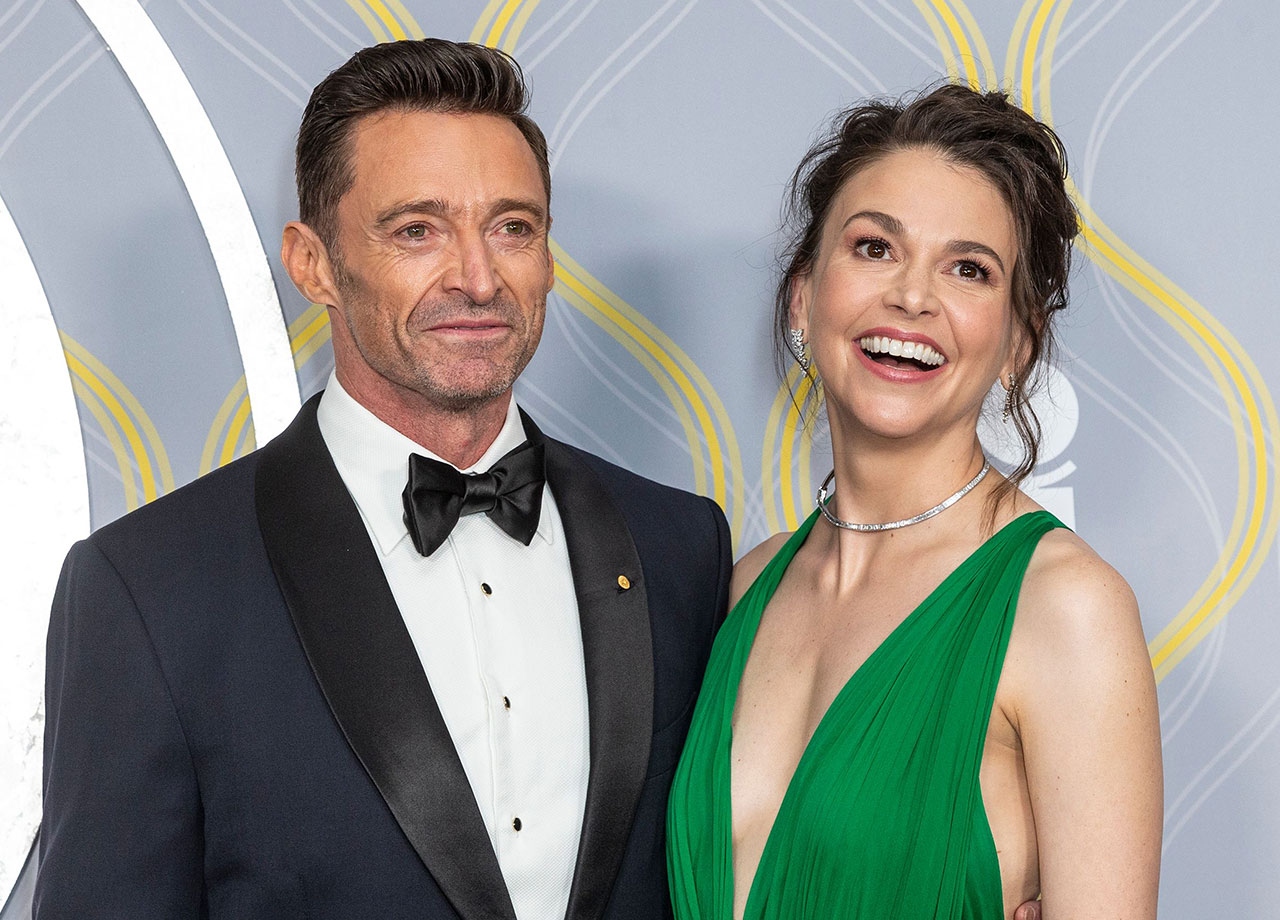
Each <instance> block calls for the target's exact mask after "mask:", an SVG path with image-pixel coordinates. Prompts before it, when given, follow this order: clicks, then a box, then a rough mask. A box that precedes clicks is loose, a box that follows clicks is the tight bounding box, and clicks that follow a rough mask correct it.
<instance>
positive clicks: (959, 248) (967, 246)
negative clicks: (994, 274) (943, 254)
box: [947, 240, 1006, 274]
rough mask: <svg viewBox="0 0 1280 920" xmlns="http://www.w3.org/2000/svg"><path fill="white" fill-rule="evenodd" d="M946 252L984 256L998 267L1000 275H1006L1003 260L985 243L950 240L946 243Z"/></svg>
mask: <svg viewBox="0 0 1280 920" xmlns="http://www.w3.org/2000/svg"><path fill="white" fill-rule="evenodd" d="M947 251H948V252H953V253H955V254H956V255H972V254H974V253H977V254H979V255H984V256H986V257H987V258H989V259H991V260H992V261H993V262H995V263H996V265H998V266H999V267H1000V273H1001V274H1006V272H1005V267H1004V260H1002V259H1001V258H1000V256H999V254H998V253H996V251H995V250H994V249H992V248H991V247H990V246H988V245H987V244H986V243H979V242H977V241H976V240H951V241H950V242H949V243H947Z"/></svg>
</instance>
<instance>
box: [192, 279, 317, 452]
mask: <svg viewBox="0 0 1280 920" xmlns="http://www.w3.org/2000/svg"><path fill="white" fill-rule="evenodd" d="M329 338H330V329H329V311H328V309H327V308H325V307H324V306H323V305H321V304H312V305H311V306H309V307H307V309H305V310H303V311H302V313H301V314H300V315H299V316H298V318H297V319H295V320H294V321H293V322H291V323H290V324H289V346H290V349H291V350H292V351H293V368H294V370H302V367H303V365H305V364H306V363H307V361H309V360H311V357H312V356H313V355H314V354H315V353H316V352H317V351H319V350H320V349H321V348H323V347H324V344H325V343H326V342H328V341H329ZM246 392H247V389H246V386H245V378H244V375H243V374H242V375H241V376H240V379H239V380H237V381H236V382H235V383H234V384H233V385H232V387H231V390H230V391H229V392H228V393H227V395H226V398H225V399H223V400H222V405H220V406H219V407H218V411H217V412H216V413H215V414H214V416H213V422H212V423H211V424H210V425H209V433H208V434H207V435H206V436H205V440H204V449H203V450H202V451H201V452H200V468H199V474H200V475H201V476H203V475H204V474H205V473H208V472H209V471H211V470H212V469H213V468H214V463H213V460H214V455H215V454H216V455H217V456H218V458H219V462H218V466H222V465H224V464H226V463H228V462H230V461H231V459H233V457H236V456H244V454H246V453H248V451H249V450H251V449H252V448H251V447H250V448H247V449H246V447H245V445H247V444H251V443H253V439H252V434H253V425H252V423H250V424H249V426H248V429H247V431H248V435H247V436H246V437H245V439H244V442H243V444H241V446H240V449H239V450H238V451H237V449H236V443H237V441H239V440H240V431H241V429H243V428H244V423H243V422H241V424H240V425H238V426H236V427H235V433H236V435H235V437H232V436H231V431H230V430H228V431H227V436H226V438H225V439H224V438H223V431H224V430H226V429H227V423H228V420H230V419H231V418H232V415H233V413H234V414H235V417H236V418H240V417H241V415H242V414H248V413H250V412H251V411H252V410H251V408H250V404H249V400H248V397H247V396H246ZM219 441H223V442H224V443H223V444H222V447H221V449H219V447H218V444H219Z"/></svg>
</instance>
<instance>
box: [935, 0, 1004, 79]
mask: <svg viewBox="0 0 1280 920" xmlns="http://www.w3.org/2000/svg"><path fill="white" fill-rule="evenodd" d="M944 2H945V0H944ZM951 5H952V6H954V7H955V9H956V12H957V13H958V14H959V16H960V19H961V21H962V22H963V23H964V26H965V29H966V30H967V31H968V33H969V35H970V37H971V38H972V39H973V43H974V44H975V45H977V46H978V60H979V61H981V62H982V68H983V70H985V71H986V74H987V81H986V84H985V86H986V88H987V89H995V88H996V87H997V83H996V80H997V77H996V62H995V60H994V59H992V57H991V49H990V48H989V47H988V46H987V38H986V36H985V35H983V34H982V29H981V28H979V26H978V20H977V19H975V18H974V15H973V13H971V12H970V11H969V7H967V6H965V3H964V0H951ZM977 88H978V87H975V89H977Z"/></svg>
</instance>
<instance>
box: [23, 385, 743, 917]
mask: <svg viewBox="0 0 1280 920" xmlns="http://www.w3.org/2000/svg"><path fill="white" fill-rule="evenodd" d="M315 406H316V400H314V399H313V400H312V401H310V402H309V403H308V404H307V405H306V406H304V407H303V409H302V411H301V412H300V413H299V415H298V417H297V419H295V420H294V422H293V424H292V425H291V426H290V427H289V429H288V430H287V431H285V432H284V433H283V434H281V435H280V436H279V437H278V438H276V439H275V440H273V441H272V442H271V443H270V444H268V445H267V446H266V447H264V448H263V449H262V450H260V451H257V452H256V453H254V454H252V455H250V456H249V457H246V458H245V459H243V460H241V461H238V462H236V463H233V464H231V465H230V466H227V467H225V468H223V469H221V470H218V471H217V472H214V473H212V474H210V475H208V476H206V477H204V478H202V479H200V480H198V481H196V482H194V483H192V484H191V485H189V486H186V487H185V488H182V489H179V490H178V491H177V492H174V493H173V494H172V495H169V496H167V497H165V498H162V499H160V500H158V501H156V502H154V503H152V504H151V505H148V506H147V507H145V508H142V509H140V510H139V511H137V512H135V513H133V514H130V515H128V516H126V517H124V518H122V519H120V520H119V521H117V522H115V523H113V524H111V525H109V526H107V527H104V528H102V529H101V530H99V531H98V532H96V533H95V534H94V535H93V536H92V537H90V538H89V539H87V540H85V541H83V542H81V543H79V544H77V545H76V546H75V547H74V548H73V550H72V551H71V553H70V555H69V556H68V558H67V561H66V564H65V566H64V568H63V573H62V579H61V581H60V583H59V587H58V592H57V596H56V598H55V600H54V606H53V617H52V621H51V624H50V629H49V649H48V673H47V683H46V706H47V709H46V719H47V723H46V732H45V768H44V820H43V824H42V827H41V841H40V843H41V854H40V856H41V864H40V871H39V876H38V880H37V887H36V895H35V917H36V918H37V920H50V918H78V920H83V918H96V917H119V918H129V920H139V918H152V917H155V918H187V917H192V918H194V917H210V918H235V920H250V918H251V920H264V918H276V917H279V918H302V917H308V918H342V920H351V918H364V917H369V918H373V917H377V918H399V917H405V918H408V917H413V918H449V920H457V918H466V920H471V918H486V920H489V918H492V920H514V918H515V913H514V911H513V910H512V906H511V901H510V898H509V897H508V895H507V891H506V887H505V885H504V884H503V880H502V876H501V873H500V871H499V868H498V863H497V859H496V857H495V856H494V853H493V849H492V846H491V845H490V842H489V838H488V834H487V833H486V831H485V828H484V826H483V823H482V821H481V817H480V812H479V809H478V807H477V806H476V803H475V799H474V797H473V795H472V793H471V787H470V785H469V783H468V781H467V779H466V775H465V774H464V772H463V768H462V764H461V761H460V760H459V758H458V755H457V753H456V751H455V750H454V748H453V745H452V743H451V741H450V739H449V735H448V732H447V730H446V728H445V725H444V722H443V720H442V718H441V716H440V711H439V709H438V708H437V706H436V703H435V700H434V698H433V696H432V693H431V687H430V685H429V684H428V682H427V679H426V676H425V674H424V672H423V670H422V665H421V663H420V662H419V660H418V657H417V654H416V653H415V651H414V647H413V643H412V642H411V640H410V638H409V634H408V631H407V630H406V628H405V626H404V623H403V621H402V620H401V618H400V614H399V611H398V610H397V609H396V605H395V602H394V601H393V599H392V595H391V591H390V588H389V587H388V586H387V583H386V580H385V578H384V577H383V574H382V569H381V567H380V565H379V562H378V559H377V556H376V553H375V551H374V549H373V547H372V545H371V544H370V542H369V538H368V536H367V533H366V531H365V528H364V525H363V523H362V522H361V520H360V517H359V514H358V512H357V510H356V508H355V505H354V504H353V502H352V501H351V498H350V496H349V495H348V493H347V491H346V489H345V487H344V486H343V484H342V481H341V479H340V477H339V476H338V473H337V470H336V469H335V468H334V466H333V462H332V460H331V458H330V456H329V453H328V451H327V450H326V448H325V446H324V442H323V440H322V438H321V436H320V431H319V428H318V427H317V425H316V420H315ZM546 457H547V481H548V483H549V484H550V486H551V490H552V492H553V494H554V495H555V498H556V504H557V506H558V508H559V510H560V514H561V517H562V519H563V522H564V529H565V532H566V535H567V542H568V546H569V556H570V564H571V568H572V572H573V579H574V587H575V591H576V594H577V600H578V608H579V612H580V615H581V624H582V642H583V651H584V658H585V663H586V681H587V691H588V709H589V725H590V757H591V771H590V780H589V786H588V790H587V804H586V816H585V819H584V825H583V829H582V838H581V843H580V847H579V852H578V862H577V867H576V871H575V875H574V880H573V887H572V893H571V895H570V899H569V909H568V918H569V920H596V918H614V920H645V918H661V917H668V916H670V913H671V908H670V900H669V897H668V894H667V885H666V863H665V855H664V852H663V850H664V842H665V833H664V820H665V814H666V803H667V791H668V786H669V784H670V781H671V775H672V773H673V771H674V769H675V765H676V760H677V758H678V757H679V755H680V749H681V746H682V743H683V741H684V736H685V732H686V730H687V728H688V725H689V719H690V715H691V713H692V709H693V703H694V698H695V697H696V695H697V691H698V686H699V683H700V681H701V678H702V672H703V668H704V666H705V664H706V659H707V655H708V653H709V651H710V646H711V641H712V636H713V635H714V632H715V629H716V627H717V626H718V625H719V622H720V620H721V618H722V617H723V615H724V608H725V603H726V599H727V594H728V580H729V570H730V547H729V538H728V531H727V528H726V526H725V521H724V516H723V514H721V512H720V510H719V508H718V507H717V506H716V505H715V504H714V503H712V502H711V501H709V500H707V499H704V498H699V497H696V496H693V495H689V494H687V493H684V492H679V491H677V490H674V489H670V488H667V487H664V486H660V485H657V484H655V483H653V482H649V481H647V480H645V479H642V478H640V477H638V476H635V475H633V474H631V473H628V472H626V471H625V470H622V469H619V468H617V467H615V466H612V465H610V464H608V463H606V462H604V461H602V460H600V459H598V458H596V457H593V456H591V455H589V454H586V453H583V452H582V451H579V450H576V449H574V448H572V447H569V446H568V445H565V444H562V443H560V442H557V441H553V440H551V439H547V452H546ZM619 575H625V576H627V579H628V580H629V581H630V585H631V586H630V588H629V589H623V588H622V587H621V586H620V584H619V579H618V576H619Z"/></svg>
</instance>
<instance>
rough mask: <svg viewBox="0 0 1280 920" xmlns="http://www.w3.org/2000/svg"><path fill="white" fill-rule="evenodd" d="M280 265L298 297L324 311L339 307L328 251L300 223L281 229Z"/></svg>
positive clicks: (318, 238)
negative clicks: (300, 296) (325, 307)
mask: <svg viewBox="0 0 1280 920" xmlns="http://www.w3.org/2000/svg"><path fill="white" fill-rule="evenodd" d="M280 261H281V262H283V263H284V270H285V271H286V272H288V273H289V277H290V279H292V281H293V286H294V287H296V288H297V289H298V293H299V294H301V295H302V296H303V297H305V298H306V299H307V300H308V301H310V302H311V303H318V304H324V305H325V306H327V307H337V306H338V305H339V297H338V286H337V284H335V283H334V277H333V262H332V260H331V259H330V258H329V249H328V247H327V246H325V244H324V241H323V240H321V239H320V237H319V235H318V234H317V233H316V232H315V231H314V230H312V229H311V228H310V227H308V226H307V225H306V224H304V223H302V221H298V220H291V221H289V222H288V223H287V224H285V225H284V233H283V234H282V235H281V238H280Z"/></svg>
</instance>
